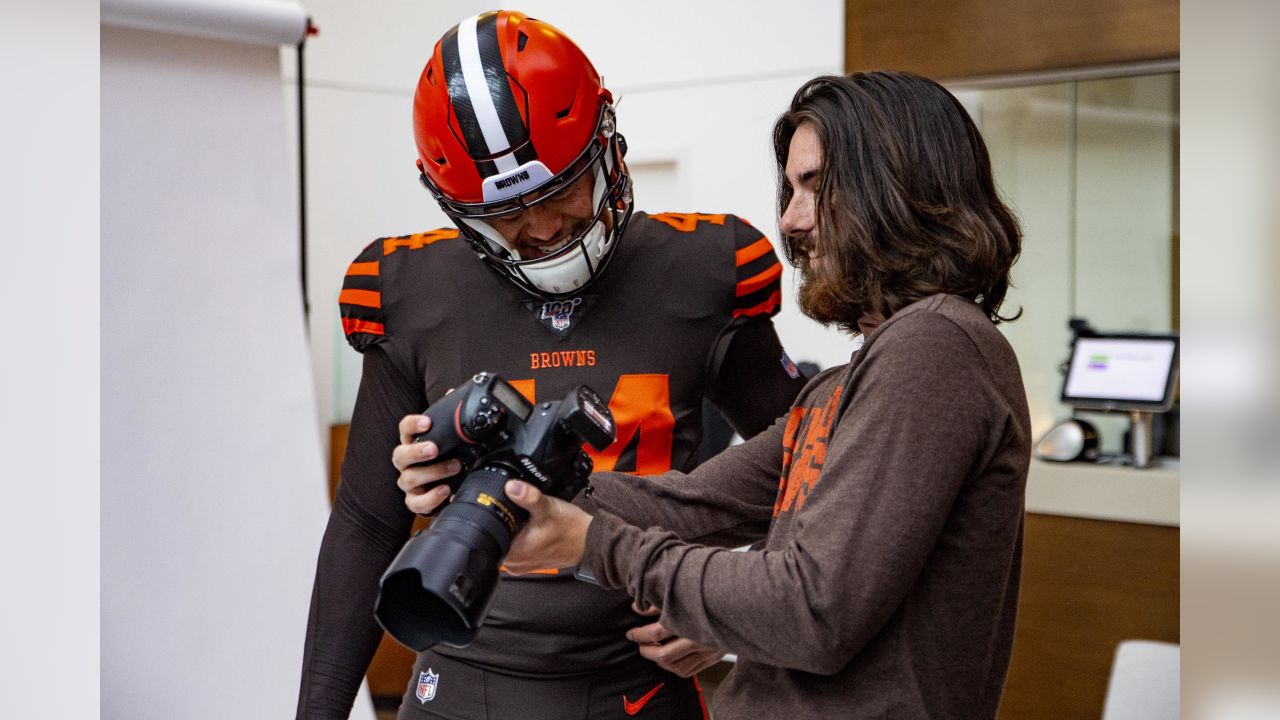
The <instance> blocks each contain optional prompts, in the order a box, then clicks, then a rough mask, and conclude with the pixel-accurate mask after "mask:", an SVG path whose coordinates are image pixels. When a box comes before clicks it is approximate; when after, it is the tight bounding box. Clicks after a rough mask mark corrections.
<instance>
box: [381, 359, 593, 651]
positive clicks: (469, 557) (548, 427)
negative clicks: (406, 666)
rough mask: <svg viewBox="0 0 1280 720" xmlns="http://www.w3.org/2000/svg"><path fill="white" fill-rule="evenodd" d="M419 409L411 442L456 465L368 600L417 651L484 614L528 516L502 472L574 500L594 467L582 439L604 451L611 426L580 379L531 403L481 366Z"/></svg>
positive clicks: (469, 627)
mask: <svg viewBox="0 0 1280 720" xmlns="http://www.w3.org/2000/svg"><path fill="white" fill-rule="evenodd" d="M426 414H427V415H428V416H429V417H430V418H431V428H430V429H429V430H428V431H427V432H425V433H423V434H421V435H419V436H417V437H415V438H414V441H415V442H421V441H424V440H431V441H432V442H434V443H435V444H436V446H437V447H438V448H439V454H438V455H437V457H436V459H434V460H432V462H442V461H445V460H449V459H452V458H457V459H459V460H460V461H461V463H462V471H461V472H459V473H458V474H456V475H454V476H453V477H451V478H449V479H447V480H444V481H442V482H447V483H448V484H449V487H450V489H451V490H452V491H453V500H452V501H451V502H450V503H448V504H447V505H444V506H443V507H442V508H438V509H437V513H438V515H437V517H436V518H435V520H433V521H432V523H431V526H430V527H428V528H427V529H426V530H424V531H422V532H421V533H418V534H417V535H415V536H414V537H413V538H411V539H410V540H409V542H408V543H406V544H405V546H404V548H402V549H401V550H400V554H399V555H397V556H396V559H395V560H394V561H392V563H391V565H390V566H389V567H388V568H387V571H386V572H385V573H384V574H383V576H382V581H381V588H380V590H379V593H378V601H377V604H376V606H375V608H374V616H375V617H376V618H377V620H378V623H379V624H380V625H382V627H383V628H384V629H385V630H386V631H387V632H388V633H390V634H391V636H392V637H394V638H395V639H396V640H398V641H400V642H401V643H402V644H404V645H405V646H407V647H409V648H412V649H413V650H418V651H421V650H425V649H426V648H428V647H431V646H432V645H435V644H437V643H445V644H448V645H452V646H454V647H464V646H465V645H467V644H468V643H470V642H471V640H472V639H473V638H474V637H475V634H476V632H477V631H479V629H480V625H481V624H482V623H483V622H484V618H485V615H487V613H488V610H489V605H490V602H491V601H492V599H493V591H494V589H495V588H496V586H497V582H498V567H499V565H500V563H501V562H502V558H503V557H504V556H505V555H506V554H507V550H508V549H509V548H510V547H511V541H512V539H514V537H515V535H516V533H518V532H519V531H520V528H521V527H523V526H524V522H525V521H526V520H527V519H528V513H527V512H525V511H524V510H523V509H522V508H520V507H519V506H518V505H516V504H515V503H513V502H511V500H510V498H508V497H507V494H506V491H505V489H504V487H505V485H506V482H507V480H512V479H517V480H524V481H526V482H528V483H531V484H533V485H536V486H537V487H538V488H539V489H541V490H542V492H544V493H547V494H549V495H552V496H554V497H558V498H561V499H563V500H569V499H572V498H573V496H574V495H577V494H578V491H580V490H581V489H582V488H583V487H584V486H585V485H586V483H587V478H588V476H589V475H590V474H591V468H592V463H591V458H590V457H589V456H588V455H587V454H586V452H584V451H583V449H582V445H583V443H586V444H589V445H591V446H592V447H594V448H596V449H597V450H603V449H604V448H606V447H608V446H609V445H610V444H611V443H612V442H613V440H614V437H615V435H616V428H615V426H614V422H613V416H612V414H610V412H609V408H608V406H607V405H605V404H604V403H603V402H602V401H601V399H600V396H599V395H597V394H596V393H595V391H593V390H592V389H591V388H589V387H587V386H585V385H580V386H578V387H577V388H575V389H573V390H572V391H570V392H569V393H568V394H567V395H566V396H565V397H564V399H562V400H558V401H551V402H543V403H539V404H537V405H534V404H532V403H530V402H529V401H528V400H526V399H525V398H524V396H522V395H521V394H520V393H519V392H518V391H516V389H515V388H514V387H512V386H511V384H510V383H508V382H507V381H505V380H503V379H502V378H501V377H499V376H497V375H494V374H492V373H483V372H482V373H478V374H476V375H475V376H474V377H472V378H471V380H470V381H469V382H467V383H466V384H465V385H463V386H462V387H460V388H458V389H457V390H455V391H454V392H452V393H450V394H449V395H446V396H445V397H444V398H442V399H441V400H440V401H438V402H437V403H435V404H434V405H432V406H431V407H430V408H429V409H428V410H427V413H426ZM433 514H436V513H433Z"/></svg>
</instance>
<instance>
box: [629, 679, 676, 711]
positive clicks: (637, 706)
mask: <svg viewBox="0 0 1280 720" xmlns="http://www.w3.org/2000/svg"><path fill="white" fill-rule="evenodd" d="M663 685H666V683H658V687H656V688H654V689H652V690H650V691H649V692H647V693H645V694H644V695H643V696H641V697H640V699H639V700H636V701H635V702H631V701H630V700H628V699H627V696H626V694H623V696H622V709H624V710H626V711H627V714H628V715H635V714H636V713H638V712H640V711H641V710H642V709H643V708H644V706H645V705H648V704H649V701H650V700H652V699H653V696H654V695H657V694H658V691H659V690H661V689H662V686H663Z"/></svg>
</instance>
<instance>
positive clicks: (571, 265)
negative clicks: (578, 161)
mask: <svg viewBox="0 0 1280 720" xmlns="http://www.w3.org/2000/svg"><path fill="white" fill-rule="evenodd" d="M604 188H605V177H604V171H603V169H602V168H600V167H598V166H597V168H596V176H595V187H594V188H593V189H592V201H593V202H592V207H594V208H599V207H600V199H601V197H602V196H603V195H604ZM463 222H465V223H466V224H467V226H468V227H470V228H472V229H474V230H475V231H476V232H478V233H480V234H481V235H483V236H484V237H485V238H486V239H487V240H489V242H490V243H491V244H492V245H493V246H494V247H496V248H502V249H504V250H506V252H507V254H508V255H509V256H510V257H511V258H513V259H515V258H518V257H519V255H518V254H517V252H516V250H515V248H514V247H512V246H511V244H510V243H508V242H507V241H506V239H505V238H503V237H502V235H501V234H500V233H499V232H498V231H497V230H494V229H493V226H491V225H490V224H489V223H487V222H483V221H480V220H463ZM571 242H572V243H573V248H572V249H571V250H569V251H568V252H566V253H564V254H563V255H557V256H555V257H551V258H548V259H546V260H532V261H525V262H521V263H519V264H518V267H519V270H516V269H515V268H513V267H507V268H505V270H506V272H508V273H510V274H511V275H512V276H514V277H519V274H520V273H523V275H524V277H525V278H526V279H528V281H529V282H530V283H531V284H532V285H533V286H534V287H536V288H538V289H539V290H541V291H543V292H548V293H557V294H561V293H570V292H573V291H575V290H577V289H578V288H580V287H582V286H583V285H584V284H586V282H587V281H588V280H590V279H591V274H592V273H591V269H592V268H598V267H600V264H601V263H602V262H603V260H604V258H605V257H606V256H607V255H608V254H609V250H610V248H611V247H612V246H613V242H614V238H613V233H611V232H609V231H608V230H607V229H606V228H605V222H604V217H603V215H602V216H601V219H600V220H598V221H596V222H595V223H593V224H592V225H591V227H590V228H588V229H587V231H586V232H585V233H583V234H582V235H581V236H580V238H577V239H576V240H575V241H571ZM588 258H589V259H590V265H588V264H587V260H588Z"/></svg>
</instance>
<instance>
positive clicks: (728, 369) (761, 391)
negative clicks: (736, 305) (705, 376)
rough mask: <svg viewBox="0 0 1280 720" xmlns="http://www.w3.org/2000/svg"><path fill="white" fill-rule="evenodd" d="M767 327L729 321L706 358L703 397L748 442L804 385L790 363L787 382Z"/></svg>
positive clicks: (762, 321) (762, 320) (756, 320)
mask: <svg viewBox="0 0 1280 720" xmlns="http://www.w3.org/2000/svg"><path fill="white" fill-rule="evenodd" d="M784 356H785V352H784V351H783V349H782V342H781V341H780V340H779V339H778V332H777V330H776V329H775V328H774V326H773V321H772V320H770V319H769V318H768V317H764V316H756V317H750V318H739V319H737V320H735V321H734V322H733V323H732V324H731V325H730V326H729V327H728V328H727V329H726V330H725V332H724V334H723V335H721V337H720V339H719V340H718V341H717V342H716V348H715V350H714V351H713V353H712V360H711V370H710V375H711V381H710V387H709V388H708V397H709V399H710V400H711V402H713V403H714V404H715V406H716V407H717V408H719V409H720V412H722V413H723V414H724V416H725V419H727V420H728V421H729V424H730V425H732V426H733V429H734V430H736V431H738V434H739V435H741V436H742V437H744V438H750V437H754V436H755V435H756V434H757V433H760V432H762V431H763V430H764V429H765V428H767V427H769V426H770V425H771V424H773V422H774V421H775V420H777V419H778V418H779V417H780V416H782V415H783V414H785V413H786V412H787V410H788V409H790V407H791V402H792V401H793V400H795V399H796V394H797V393H799V392H800V390H801V389H802V388H803V387H804V385H805V382H806V379H805V377H804V376H803V375H801V374H800V371H799V369H798V368H795V365H794V363H792V364H791V365H790V367H791V368H792V369H794V370H795V373H796V375H795V377H792V376H791V374H790V372H789V371H788V369H787V365H785V364H784Z"/></svg>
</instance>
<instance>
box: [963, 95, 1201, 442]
mask: <svg viewBox="0 0 1280 720" xmlns="http://www.w3.org/2000/svg"><path fill="white" fill-rule="evenodd" d="M953 91H954V92H955V93H956V95H957V97H959V98H960V99H961V102H963V103H964V104H965V106H966V107H967V108H968V110H969V112H970V114H971V115H972V116H973V118H974V120H975V121H976V122H977V123H978V126H979V128H981V130H982V134H983V137H984V138H985V140H986V142H987V146H988V148H989V150H990V152H991V160H992V165H993V167H994V170H995V176H996V182H997V184H998V185H999V187H1000V190H1001V192H1002V193H1003V195H1004V197H1005V199H1006V201H1007V202H1008V203H1009V204H1010V206H1011V207H1012V208H1013V209H1014V211H1015V212H1016V213H1017V214H1018V217H1019V219H1020V220H1021V222H1022V227H1023V233H1024V239H1023V243H1024V244H1023V254H1022V258H1021V260H1019V262H1018V265H1017V266H1016V267H1015V269H1014V283H1015V288H1014V289H1013V290H1012V291H1011V292H1010V293H1009V297H1008V300H1007V302H1006V305H1005V308H1006V309H1007V310H1011V309H1017V308H1022V309H1023V311H1024V315H1023V318H1022V319H1020V320H1019V321H1017V322H1015V323H1010V324H1008V325H1004V326H1002V327H1003V328H1004V331H1005V334H1006V336H1007V337H1008V338H1009V341H1010V342H1011V343H1012V344H1013V346H1014V349H1015V350H1016V351H1017V353H1018V358H1019V360H1020V361H1021V363H1022V372H1023V377H1024V379H1025V382H1026V388H1027V394H1028V401H1029V403H1030V405H1031V416H1032V423H1033V429H1034V432H1035V436H1036V437H1037V438H1038V437H1039V435H1040V434H1041V433H1043V432H1045V431H1047V430H1048V429H1049V428H1050V427H1052V425H1053V424H1054V423H1055V422H1057V421H1059V420H1062V419H1064V418H1067V417H1069V416H1070V415H1071V408H1070V407H1067V406H1065V405H1063V404H1062V403H1060V402H1059V401H1058V397H1059V393H1060V391H1061V387H1062V375H1061V373H1060V371H1059V368H1060V366H1061V365H1062V363H1063V362H1064V361H1065V359H1066V358H1067V354H1068V352H1069V343H1070V340H1071V331H1070V330H1069V329H1068V327H1067V321H1068V320H1069V319H1070V318H1072V317H1083V318H1085V319H1087V320H1088V321H1089V323H1090V324H1091V325H1092V326H1093V327H1094V328H1096V329H1097V330H1099V331H1102V332H1125V331H1129V332H1133V331H1137V332H1163V331H1169V330H1176V329H1177V307H1178V302H1177V271H1176V260H1177V250H1178V247H1177V245H1178V206H1177V197H1178V74H1177V73H1164V74H1158V75H1143V76H1135V77H1118V78H1105V79H1091V80H1079V81H1070V82H1056V83H1052V84H1046V85H1037V86H1026V87H1011V88H997V89H963V88H953ZM1088 419H1089V420H1090V421H1092V422H1094V423H1095V424H1097V425H1098V426H1099V432H1100V433H1101V435H1102V441H1103V446H1102V449H1103V450H1104V451H1105V452H1119V451H1120V450H1121V448H1122V443H1123V434H1124V431H1125V429H1126V428H1127V426H1128V420H1127V419H1126V418H1124V417H1123V416H1102V415H1096V414H1090V415H1088Z"/></svg>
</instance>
